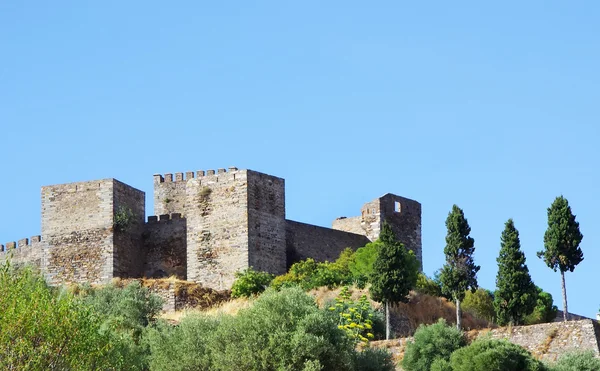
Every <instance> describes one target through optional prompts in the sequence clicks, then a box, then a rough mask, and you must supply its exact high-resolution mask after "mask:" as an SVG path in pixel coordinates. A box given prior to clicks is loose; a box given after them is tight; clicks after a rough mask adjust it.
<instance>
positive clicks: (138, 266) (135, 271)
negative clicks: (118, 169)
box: [113, 179, 146, 278]
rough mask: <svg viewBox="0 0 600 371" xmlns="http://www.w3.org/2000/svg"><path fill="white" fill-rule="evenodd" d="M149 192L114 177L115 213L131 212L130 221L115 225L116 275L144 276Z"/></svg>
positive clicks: (129, 214)
mask: <svg viewBox="0 0 600 371" xmlns="http://www.w3.org/2000/svg"><path fill="white" fill-rule="evenodd" d="M145 197H146V195H145V193H144V192H142V191H140V190H138V189H135V188H133V187H131V186H128V185H127V184H125V183H122V182H119V181H118V180H116V179H115V180H113V214H114V215H115V218H117V216H118V215H127V220H128V223H127V225H126V226H124V227H122V228H120V227H119V226H116V227H115V228H113V232H114V239H113V245H114V248H113V276H114V277H121V278H127V277H141V276H142V274H143V270H144V259H143V257H144V255H145V252H144V251H143V248H142V247H143V244H142V232H143V231H144V219H145V217H146V203H145Z"/></svg>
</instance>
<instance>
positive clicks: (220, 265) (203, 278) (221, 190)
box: [184, 168, 249, 289]
mask: <svg viewBox="0 0 600 371" xmlns="http://www.w3.org/2000/svg"><path fill="white" fill-rule="evenodd" d="M185 202H186V207H185V213H184V215H185V217H186V219H187V279H188V280H190V281H194V282H199V283H202V285H204V286H206V287H210V288H213V289H224V288H229V287H231V284H232V283H233V280H234V276H233V275H234V273H235V272H237V271H238V270H242V269H245V268H247V267H248V213H249V212H248V177H247V171H246V170H241V171H238V169H237V168H230V169H229V171H226V170H225V169H219V170H218V171H217V172H216V173H215V171H214V170H209V171H207V172H206V175H204V176H200V177H196V178H194V179H191V180H188V181H187V183H186V200H185Z"/></svg>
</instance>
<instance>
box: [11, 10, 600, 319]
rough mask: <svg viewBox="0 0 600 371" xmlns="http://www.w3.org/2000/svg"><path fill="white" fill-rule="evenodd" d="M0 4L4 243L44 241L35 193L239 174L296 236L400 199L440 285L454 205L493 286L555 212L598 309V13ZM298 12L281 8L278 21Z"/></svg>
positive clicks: (574, 305) (591, 312) (590, 303)
mask: <svg viewBox="0 0 600 371" xmlns="http://www.w3.org/2000/svg"><path fill="white" fill-rule="evenodd" d="M253 3H254V4H250V3H249V2H241V1H238V2H230V3H225V2H220V3H219V4H216V3H215V2H212V3H211V4H210V5H199V2H177V3H176V4H169V5H168V6H166V5H165V3H164V2H152V1H127V2H123V1H102V2H95V4H93V5H90V4H91V2H87V4H84V2H81V1H71V2H26V1H18V2H17V1H13V2H9V1H4V2H1V3H0V125H1V126H0V127H1V130H0V139H1V143H2V148H3V151H2V152H3V155H2V160H1V162H0V164H1V166H0V170H1V171H2V174H3V178H4V179H3V181H2V182H1V183H0V195H1V205H0V206H1V207H0V209H1V212H0V240H1V241H13V240H17V239H19V238H23V237H27V236H30V235H35V234H38V233H39V232H40V200H39V198H40V197H39V195H40V187H41V186H42V185H48V184H56V183H67V182H71V181H81V180H91V179H97V178H107V177H114V178H117V179H119V180H121V181H124V182H126V183H128V184H130V185H132V186H134V187H137V188H140V189H142V190H144V191H145V192H146V197H147V200H148V204H147V209H148V210H152V203H151V202H152V197H151V196H152V174H153V173H165V172H177V171H189V170H198V169H215V168H219V167H227V166H237V167H240V168H250V169H254V170H257V171H262V172H265V173H269V174H273V175H277V176H281V177H284V178H285V179H286V189H287V194H286V198H287V200H286V205H287V215H288V218H290V219H294V220H299V221H303V222H309V223H314V224H318V225H324V226H330V225H331V220H332V219H334V218H336V217H338V216H352V215H358V212H359V208H360V206H361V205H362V204H363V203H364V202H366V201H369V200H371V199H374V198H376V197H378V196H380V195H382V194H384V193H387V192H392V193H396V194H399V195H402V196H405V197H409V198H413V199H416V200H418V201H420V202H421V203H422V205H423V249H424V253H423V257H424V269H425V272H426V273H427V274H430V275H431V274H433V272H434V271H435V270H436V269H438V268H440V267H441V265H442V264H443V261H444V256H443V247H444V244H445V242H444V236H445V233H446V231H445V226H444V221H445V219H446V216H447V214H448V212H449V210H450V208H451V207H452V204H454V203H456V204H458V205H459V206H460V207H462V208H463V209H464V211H465V214H466V216H467V218H468V220H469V222H470V224H471V227H472V236H473V237H474V238H475V242H476V256H475V259H476V261H477V263H479V264H480V265H481V267H482V268H481V271H480V273H479V282H480V285H481V286H483V287H486V288H489V289H493V288H494V286H495V278H496V272H497V267H496V257H497V254H498V251H499V248H500V233H501V231H502V229H503V227H504V222H505V221H506V220H507V219H508V218H511V217H512V218H514V220H515V223H516V226H517V228H518V229H519V230H520V233H521V242H522V247H523V250H524V251H525V253H526V256H527V258H528V260H527V262H528V265H529V268H530V271H531V274H532V276H533V279H534V281H535V283H536V284H537V285H539V286H541V287H542V288H544V289H545V290H548V291H550V292H551V293H552V295H553V296H554V299H555V303H556V304H557V305H558V306H559V307H561V299H560V277H559V274H558V273H554V272H552V271H551V270H550V269H549V268H547V267H546V266H545V265H544V264H543V263H542V261H541V260H539V259H538V258H537V257H536V256H535V252H536V251H538V250H540V249H541V248H542V247H543V234H544V231H545V228H546V222H547V221H546V208H547V207H548V206H549V205H550V204H551V203H552V201H553V199H554V198H555V197H556V196H558V195H561V194H563V195H564V196H565V197H567V198H568V200H569V202H570V204H571V206H572V208H573V211H574V213H575V214H576V215H577V219H578V221H579V222H580V224H581V230H582V232H583V234H584V240H583V243H582V244H581V248H582V249H583V251H584V254H585V260H584V261H583V262H582V263H581V264H580V265H579V266H578V267H577V268H576V270H575V272H574V273H568V274H567V288H568V294H569V304H570V306H569V309H570V310H571V311H573V312H576V313H580V314H584V315H588V316H595V313H596V312H597V311H598V308H599V306H600V295H598V290H597V283H598V282H599V281H600V279H599V278H600V269H599V267H600V252H599V251H598V245H599V244H600V228H599V225H600V216H599V210H600V198H599V197H598V190H599V189H600V186H599V183H600V164H599V160H600V148H599V147H600V146H599V140H600V128H599V123H598V115H599V114H600V110H599V108H600V105H599V102H600V92H599V89H600V75H599V69H598V66H600V28H599V25H600V5H599V4H598V3H597V2H594V1H587V2H585V1H582V2H577V3H569V4H567V3H564V2H558V1H555V2H552V1H527V2H521V1H519V2H502V3H501V4H498V5H490V4H482V2H470V3H464V2H458V3H457V2H445V1H444V2H442V1H439V2H428V3H426V4H425V3H424V2H423V3H419V4H416V2H411V4H408V3H406V4H404V5H400V4H398V3H399V2H392V1H390V2H379V3H375V4H370V5H369V6H367V5H365V3H364V2H348V1H343V2H342V1H338V2H334V1H330V2H326V3H327V4H324V2H322V1H304V2H298V3H296V4H294V5H292V4H291V2H281V1H271V2H253ZM284 3H285V4H284Z"/></svg>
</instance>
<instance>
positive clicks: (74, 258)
mask: <svg viewBox="0 0 600 371" xmlns="http://www.w3.org/2000/svg"><path fill="white" fill-rule="evenodd" d="M112 227H113V181H112V179H104V180H98V181H91V182H80V183H69V184H61V185H53V186H47V187H42V240H43V241H45V243H46V244H47V266H46V267H45V273H46V274H47V278H48V280H49V281H50V282H51V283H53V284H58V283H62V282H90V283H102V282H107V281H108V280H110V279H111V278H112V273H113V233H112Z"/></svg>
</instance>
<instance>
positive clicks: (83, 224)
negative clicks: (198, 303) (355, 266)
mask: <svg viewBox="0 0 600 371" xmlns="http://www.w3.org/2000/svg"><path fill="white" fill-rule="evenodd" d="M144 199H145V194H144V192H142V191H140V190H137V189H135V188H133V187H130V186H128V185H127V184H125V183H122V182H119V181H118V180H115V179H103V180H97V181H90V182H79V183H70V184H62V185H53V186H47V187H43V188H42V235H41V238H40V237H35V238H32V239H31V241H32V242H31V244H28V242H27V240H23V241H20V242H19V244H18V245H19V246H16V248H14V247H15V244H7V246H6V247H3V248H2V250H11V252H12V255H13V256H14V258H13V261H14V262H15V263H16V264H25V263H33V264H34V265H37V266H39V267H40V268H41V270H42V271H43V272H44V274H45V275H46V277H47V279H48V281H49V282H50V283H52V284H59V283H69V282H89V283H106V282H109V281H110V280H111V279H112V278H113V277H120V278H141V277H152V278H164V277H169V276H175V277H177V278H179V279H186V280H189V281H193V282H197V283H201V284H202V285H204V286H206V287H209V288H213V289H218V290H221V289H227V288H229V287H230V286H231V284H232V283H233V281H234V278H235V277H234V275H235V273H236V272H238V271H241V270H243V269H246V268H248V267H253V268H254V269H256V270H260V271H266V272H270V273H273V274H282V273H285V272H286V270H287V268H288V267H289V266H290V265H291V264H292V263H294V262H296V261H298V260H301V259H306V258H309V257H310V258H314V259H315V260H317V261H325V260H329V261H333V260H335V259H336V258H337V257H338V256H339V254H340V252H341V251H343V249H345V248H346V247H350V248H352V249H356V248H358V247H361V246H364V245H365V244H366V243H368V242H369V241H371V240H375V239H377V238H378V237H379V233H380V230H381V226H382V223H383V221H384V220H387V221H388V222H390V223H391V225H392V228H393V229H394V232H396V234H397V235H398V238H399V239H400V240H401V241H402V242H403V243H405V245H406V246H407V248H410V249H413V250H415V252H416V253H417V256H418V257H419V258H421V253H420V251H421V246H420V244H421V234H420V233H421V224H420V217H421V205H420V204H419V203H418V202H416V201H412V200H408V199H405V198H402V197H398V196H394V195H391V194H388V195H385V196H383V197H381V198H378V199H376V200H374V201H372V202H369V203H367V204H365V205H364V206H363V208H362V209H361V215H360V216H358V217H352V218H340V219H338V220H336V221H334V222H333V226H334V229H329V228H323V227H317V226H312V225H309V224H304V223H299V222H294V221H290V220H286V212H285V180H284V179H282V178H279V177H275V176H272V175H267V174H263V173H260V172H256V171H252V170H238V169H237V168H235V167H231V168H229V169H228V170H226V169H218V170H217V171H215V170H208V171H197V172H186V173H183V172H179V173H175V176H173V174H170V173H169V174H165V175H159V174H156V175H154V212H155V214H156V216H150V217H148V222H145V221H144V218H145V203H144ZM394 205H400V206H396V207H397V209H398V210H396V209H394V207H395V206H394ZM6 256H8V253H7V252H5V251H0V259H5V257H6Z"/></svg>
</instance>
